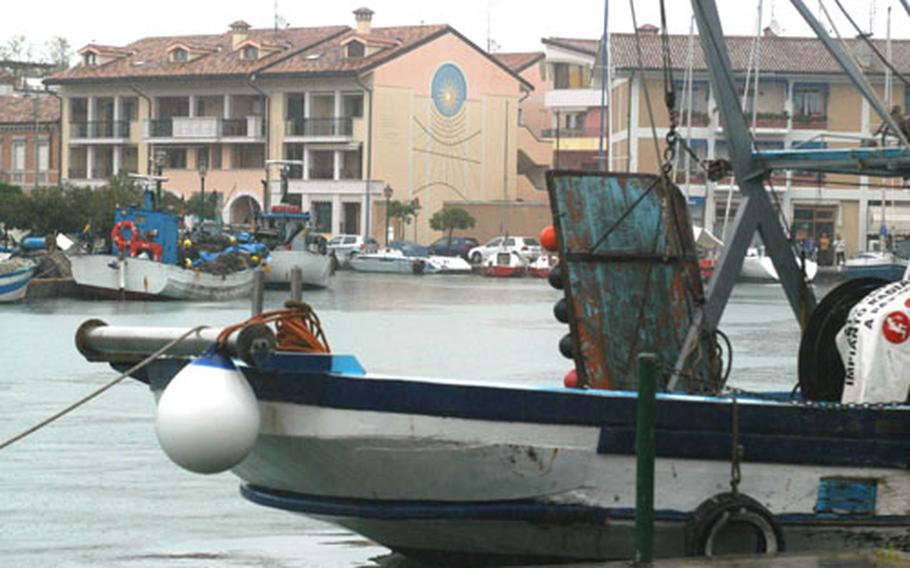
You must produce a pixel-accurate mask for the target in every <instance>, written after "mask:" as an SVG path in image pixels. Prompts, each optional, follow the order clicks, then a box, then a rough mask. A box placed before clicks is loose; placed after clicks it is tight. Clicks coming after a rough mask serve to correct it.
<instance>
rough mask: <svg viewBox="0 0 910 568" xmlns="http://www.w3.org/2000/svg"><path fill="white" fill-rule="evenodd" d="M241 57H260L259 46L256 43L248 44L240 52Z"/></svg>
mask: <svg viewBox="0 0 910 568" xmlns="http://www.w3.org/2000/svg"><path fill="white" fill-rule="evenodd" d="M240 59H259V48H258V47H256V46H255V45H248V46H246V47H244V48H243V50H242V51H241V52H240Z"/></svg>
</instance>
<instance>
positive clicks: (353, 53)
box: [347, 41, 366, 59]
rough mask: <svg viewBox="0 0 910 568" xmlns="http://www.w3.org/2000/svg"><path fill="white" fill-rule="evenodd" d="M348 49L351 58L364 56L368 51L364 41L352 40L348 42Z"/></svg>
mask: <svg viewBox="0 0 910 568" xmlns="http://www.w3.org/2000/svg"><path fill="white" fill-rule="evenodd" d="M347 49H348V53H347V56H348V57H349V58H351V59H353V58H356V57H363V56H364V54H365V53H366V49H364V46H363V43H361V42H359V41H352V42H351V43H349V44H348V46H347Z"/></svg>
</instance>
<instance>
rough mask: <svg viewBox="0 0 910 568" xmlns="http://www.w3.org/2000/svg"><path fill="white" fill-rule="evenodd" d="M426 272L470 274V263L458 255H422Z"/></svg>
mask: <svg viewBox="0 0 910 568" xmlns="http://www.w3.org/2000/svg"><path fill="white" fill-rule="evenodd" d="M420 260H423V262H424V263H425V266H424V272H425V273H426V274H471V265H470V263H468V261H466V260H465V259H463V258H461V257H460V256H439V255H432V256H428V257H424V258H422V259H420Z"/></svg>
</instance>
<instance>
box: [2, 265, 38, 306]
mask: <svg viewBox="0 0 910 568" xmlns="http://www.w3.org/2000/svg"><path fill="white" fill-rule="evenodd" d="M34 275H35V264H34V263H32V262H27V261H25V262H20V261H17V260H4V261H0V303H8V302H18V301H19V300H21V299H23V298H25V293H26V291H27V290H28V283H29V281H31V279H32V278H33V277H34Z"/></svg>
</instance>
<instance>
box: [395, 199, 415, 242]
mask: <svg viewBox="0 0 910 568" xmlns="http://www.w3.org/2000/svg"><path fill="white" fill-rule="evenodd" d="M413 218H414V205H413V204H412V203H410V202H408V203H402V202H401V201H398V200H392V201H390V202H389V219H394V220H396V221H397V224H398V227H397V229H401V237H402V238H403V237H404V226H405V225H409V224H410V223H411V219H413ZM398 232H399V231H397V230H396V231H395V235H396V236H397V235H398Z"/></svg>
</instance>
